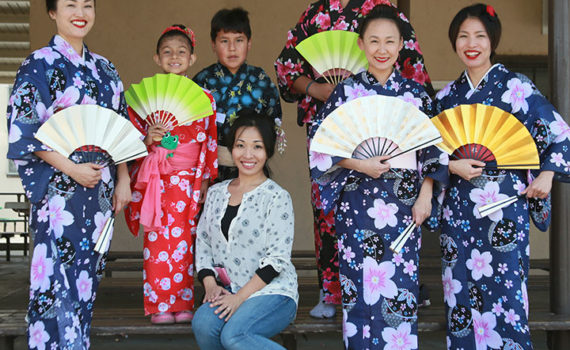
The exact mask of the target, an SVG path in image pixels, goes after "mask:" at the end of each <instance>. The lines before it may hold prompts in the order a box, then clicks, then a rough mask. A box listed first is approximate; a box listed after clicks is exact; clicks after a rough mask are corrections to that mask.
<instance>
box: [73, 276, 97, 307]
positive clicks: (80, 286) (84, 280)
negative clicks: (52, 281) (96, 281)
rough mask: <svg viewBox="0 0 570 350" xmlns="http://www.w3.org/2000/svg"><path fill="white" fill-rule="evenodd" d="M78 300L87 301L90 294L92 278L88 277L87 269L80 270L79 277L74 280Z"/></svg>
mask: <svg viewBox="0 0 570 350" xmlns="http://www.w3.org/2000/svg"><path fill="white" fill-rule="evenodd" d="M75 286H76V287H77V293H78V296H79V300H83V301H89V300H90V299H91V295H92V288H93V279H92V278H91V277H89V273H88V272H87V271H81V272H80V273H79V278H77V280H76V281H75Z"/></svg>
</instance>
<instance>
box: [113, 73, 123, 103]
mask: <svg viewBox="0 0 570 350" xmlns="http://www.w3.org/2000/svg"><path fill="white" fill-rule="evenodd" d="M111 89H112V90H113V99H112V104H113V109H114V110H118V109H119V105H120V104H121V92H123V83H122V82H121V81H120V80H119V81H118V82H116V83H115V82H114V81H112V82H111Z"/></svg>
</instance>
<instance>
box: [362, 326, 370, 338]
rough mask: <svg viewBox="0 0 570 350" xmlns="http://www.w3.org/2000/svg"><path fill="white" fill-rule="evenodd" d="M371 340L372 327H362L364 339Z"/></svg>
mask: <svg viewBox="0 0 570 350" xmlns="http://www.w3.org/2000/svg"><path fill="white" fill-rule="evenodd" d="M368 338H370V325H366V326H364V327H362V339H368Z"/></svg>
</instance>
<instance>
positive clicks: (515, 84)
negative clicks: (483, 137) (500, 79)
mask: <svg viewBox="0 0 570 350" xmlns="http://www.w3.org/2000/svg"><path fill="white" fill-rule="evenodd" d="M507 87H508V90H507V91H505V92H504V93H503V96H501V101H503V102H505V103H508V104H510V105H511V108H512V109H513V110H512V111H511V113H513V114H514V113H517V112H518V111H520V110H522V111H523V113H526V112H528V102H527V101H526V99H527V98H528V97H529V96H530V95H532V86H531V85H530V84H529V83H526V82H525V83H523V82H522V81H521V80H520V79H519V78H513V79H511V80H509V81H508V82H507Z"/></svg>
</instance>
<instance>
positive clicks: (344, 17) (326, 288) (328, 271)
mask: <svg viewBox="0 0 570 350" xmlns="http://www.w3.org/2000/svg"><path fill="white" fill-rule="evenodd" d="M381 4H385V5H392V3H391V2H390V1H389V0H351V1H349V2H348V5H347V6H346V7H345V8H343V7H342V5H341V2H340V0H319V1H316V2H314V3H312V4H310V5H309V6H308V7H307V9H306V10H305V11H304V12H303V14H302V15H301V18H300V19H299V21H298V23H297V24H296V25H295V27H294V28H292V29H291V30H289V31H288V32H287V42H286V43H285V47H284V48H283V50H282V51H281V53H280V55H279V57H278V58H277V60H276V61H275V70H276V72H277V83H278V86H279V91H280V93H281V97H282V98H283V99H284V100H285V101H287V102H297V123H298V124H299V125H300V126H301V125H303V124H306V126H307V135H309V134H310V133H311V130H310V128H311V123H312V121H313V118H314V116H315V115H316V114H317V111H319V109H320V108H321V107H322V105H323V103H322V102H320V101H317V100H316V99H314V98H312V97H311V96H308V95H304V94H298V93H295V92H294V90H293V83H294V82H295V80H296V79H297V78H299V77H300V76H302V75H304V76H307V77H309V78H310V79H316V75H315V72H314V71H313V68H312V67H311V66H310V65H309V64H308V63H307V62H306V61H305V59H304V58H303V57H302V56H301V55H300V54H299V52H298V51H297V50H296V49H295V46H297V44H299V43H300V42H301V41H303V40H304V39H306V38H308V37H309V36H311V35H313V34H316V33H319V32H322V31H326V30H347V31H351V32H357V31H358V27H359V24H360V22H361V21H362V18H364V17H365V16H366V15H367V14H368V13H369V12H370V11H371V10H372V9H373V8H374V6H376V5H381ZM400 18H401V19H402V22H403V31H404V32H403V33H402V35H403V39H404V49H403V50H402V51H401V52H400V58H399V60H398V62H397V67H399V68H400V69H401V71H402V75H403V76H404V77H406V78H410V79H414V80H416V81H417V82H418V83H420V84H422V85H424V87H425V88H426V89H427V90H428V92H429V94H432V93H433V89H432V87H431V82H430V79H429V76H428V74H427V71H426V69H425V66H424V60H423V56H422V52H421V50H420V47H419V44H418V42H417V40H416V34H415V32H414V30H413V28H412V26H411V25H410V23H409V21H408V19H407V18H406V17H405V16H404V14H403V13H401V12H400ZM355 93H356V92H355ZM309 144H310V137H308V138H307V150H308V146H309ZM307 153H308V152H307ZM311 187H312V192H311V204H312V206H313V218H314V230H315V232H314V235H315V251H316V257H317V268H318V269H317V271H318V275H319V286H320V288H321V290H323V292H324V295H325V302H327V303H332V304H339V303H340V298H341V297H340V294H339V290H340V285H339V276H338V257H337V253H336V251H337V242H336V234H335V231H334V230H335V229H334V225H333V224H332V223H333V222H334V214H333V213H332V212H329V213H328V214H325V213H324V212H323V210H322V206H321V203H320V199H319V197H320V194H319V190H318V185H317V184H315V183H312V186H311Z"/></svg>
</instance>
